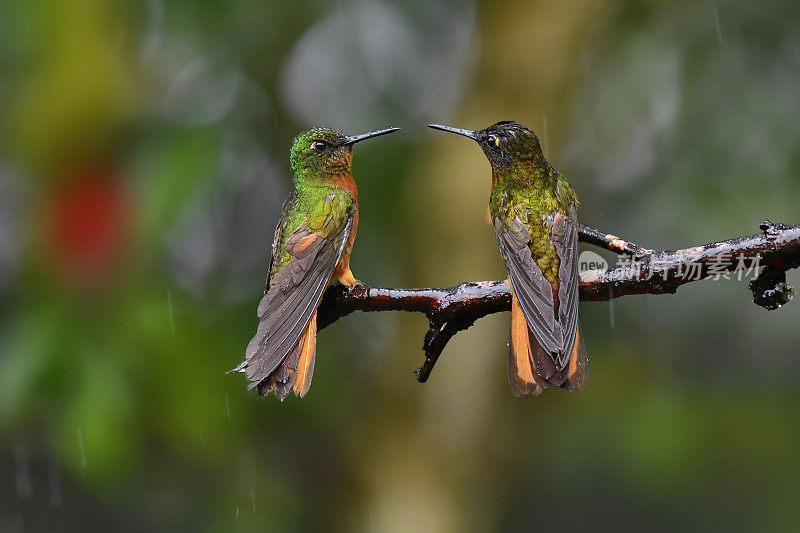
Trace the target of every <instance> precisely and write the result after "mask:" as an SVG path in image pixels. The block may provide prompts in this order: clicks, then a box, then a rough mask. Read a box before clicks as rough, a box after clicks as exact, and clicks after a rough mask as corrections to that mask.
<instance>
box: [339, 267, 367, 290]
mask: <svg viewBox="0 0 800 533" xmlns="http://www.w3.org/2000/svg"><path fill="white" fill-rule="evenodd" d="M338 281H339V283H341V284H342V285H344V286H345V287H347V288H348V289H363V288H365V287H366V285H364V284H363V283H362V282H360V281H359V280H357V279H356V278H355V276H353V273H352V272H351V271H350V269H349V268H348V269H347V272H345V273H344V274H342V275H341V276H339V279H338Z"/></svg>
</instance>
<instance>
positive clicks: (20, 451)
mask: <svg viewBox="0 0 800 533" xmlns="http://www.w3.org/2000/svg"><path fill="white" fill-rule="evenodd" d="M14 464H15V467H16V471H17V480H16V489H17V495H18V496H19V497H20V498H22V499H24V500H27V499H28V498H30V497H31V494H32V493H33V484H32V483H31V470H30V465H29V462H28V450H27V449H26V448H25V446H23V445H21V444H18V445H16V446H15V447H14Z"/></svg>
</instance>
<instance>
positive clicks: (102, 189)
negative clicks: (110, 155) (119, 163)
mask: <svg viewBox="0 0 800 533" xmlns="http://www.w3.org/2000/svg"><path fill="white" fill-rule="evenodd" d="M129 215H130V213H129V209H128V202H127V198H126V194H125V188H124V186H123V183H122V180H121V179H120V177H119V176H118V175H116V174H115V173H114V172H113V170H112V169H110V168H106V167H95V168H92V169H89V170H84V171H81V172H78V173H75V174H73V175H72V176H70V178H69V179H66V180H64V181H63V182H62V183H61V184H60V185H59V188H58V190H57V191H56V193H55V195H54V196H53V197H52V199H51V200H50V203H49V208H48V210H47V215H46V221H47V222H46V226H45V228H46V236H45V240H46V245H47V248H48V250H49V252H50V254H52V258H53V259H54V261H55V264H54V265H52V266H54V267H56V268H57V270H60V271H61V272H62V273H63V274H66V275H67V276H68V277H69V278H71V279H72V280H73V281H78V282H92V281H101V280H103V279H106V278H107V277H108V276H110V275H112V274H113V273H114V271H115V270H116V269H117V267H118V266H119V264H120V261H121V259H122V254H123V252H124V251H125V247H126V241H127V236H128V229H129V226H130V225H129ZM50 254H48V255H50Z"/></svg>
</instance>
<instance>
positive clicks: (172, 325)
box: [167, 290, 175, 333]
mask: <svg viewBox="0 0 800 533" xmlns="http://www.w3.org/2000/svg"><path fill="white" fill-rule="evenodd" d="M167 307H168V308H169V329H170V330H171V331H172V333H175V314H174V313H173V312H172V292H171V291H170V290H167Z"/></svg>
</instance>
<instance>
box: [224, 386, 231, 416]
mask: <svg viewBox="0 0 800 533" xmlns="http://www.w3.org/2000/svg"><path fill="white" fill-rule="evenodd" d="M225 412H226V413H228V418H230V417H231V399H230V397H229V396H228V393H227V392H226V393H225Z"/></svg>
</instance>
